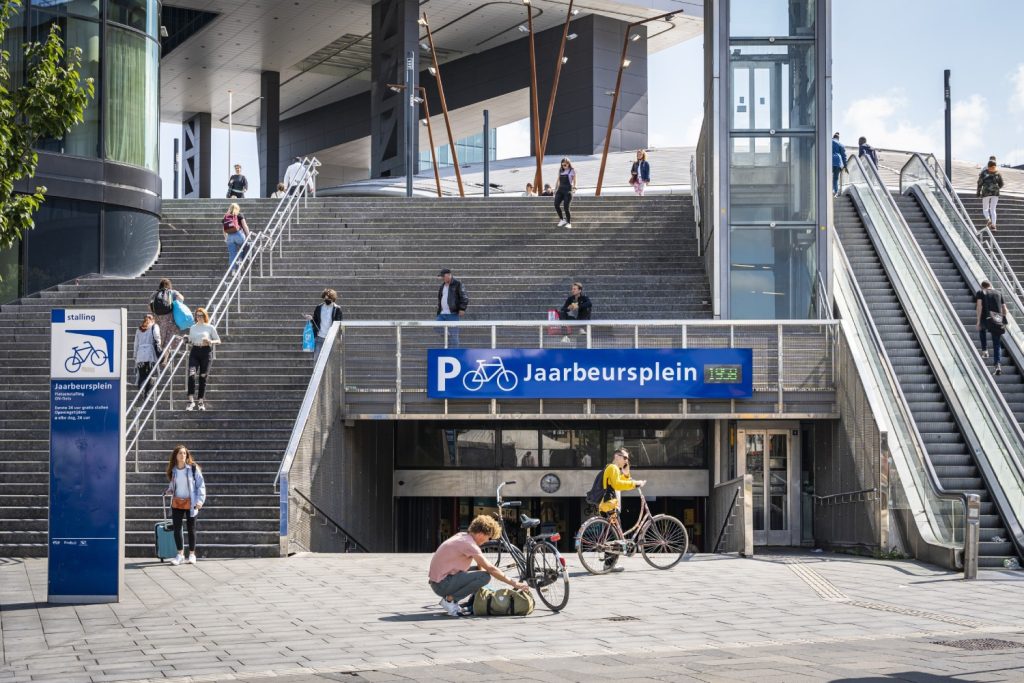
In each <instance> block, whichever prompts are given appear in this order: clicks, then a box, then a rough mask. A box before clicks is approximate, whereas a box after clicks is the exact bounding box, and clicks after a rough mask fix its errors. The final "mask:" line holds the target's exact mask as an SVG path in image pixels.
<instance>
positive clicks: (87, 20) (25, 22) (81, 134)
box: [3, 0, 160, 173]
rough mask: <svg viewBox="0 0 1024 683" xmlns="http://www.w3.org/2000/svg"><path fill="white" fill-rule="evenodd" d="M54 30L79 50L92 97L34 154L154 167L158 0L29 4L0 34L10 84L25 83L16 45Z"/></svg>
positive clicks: (54, 0)
mask: <svg viewBox="0 0 1024 683" xmlns="http://www.w3.org/2000/svg"><path fill="white" fill-rule="evenodd" d="M53 27H57V28H58V29H59V30H60V35H61V37H62V38H63V40H64V42H65V45H66V47H67V48H68V49H73V48H78V49H80V50H81V51H82V70H81V73H82V77H83V78H92V79H93V83H94V85H95V94H94V97H93V99H92V100H90V102H89V104H88V106H87V107H86V110H85V120H84V121H83V122H82V123H80V124H78V125H77V126H75V127H74V128H73V129H72V130H71V131H70V132H69V133H68V134H67V135H65V136H64V137H63V138H62V139H44V140H40V141H39V143H38V145H37V146H38V148H39V149H40V151H44V152H56V153H59V154H67V155H71V156H78V157H91V158H104V159H109V160H111V161H118V162H121V163H126V164H131V165H133V166H139V167H142V168H146V169H149V170H150V171H153V172H154V173H155V172H157V170H158V156H157V155H158V147H159V127H160V83H159V80H160V72H159V69H160V46H159V43H158V42H157V41H158V40H159V28H160V3H159V2H158V0H106V1H105V2H102V1H101V0H31V1H28V0H26V2H25V3H24V7H23V8H22V9H21V10H20V11H19V12H18V14H17V15H16V16H15V17H14V20H13V21H12V23H11V27H10V29H9V30H8V32H7V35H6V36H5V37H4V45H3V47H4V49H5V50H7V51H8V52H10V54H11V67H10V71H11V83H12V85H14V86H15V87H16V86H18V85H20V84H21V83H23V82H24V68H23V65H22V62H23V57H22V44H23V43H24V42H43V41H45V40H46V38H47V36H48V35H49V34H50V31H51V29H52V28H53Z"/></svg>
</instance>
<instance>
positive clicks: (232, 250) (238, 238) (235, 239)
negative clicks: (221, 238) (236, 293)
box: [228, 230, 245, 268]
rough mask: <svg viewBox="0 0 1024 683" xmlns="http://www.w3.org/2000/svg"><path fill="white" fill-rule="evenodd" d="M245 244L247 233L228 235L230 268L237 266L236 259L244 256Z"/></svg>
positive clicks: (240, 232)
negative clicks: (243, 247)
mask: <svg viewBox="0 0 1024 683" xmlns="http://www.w3.org/2000/svg"><path fill="white" fill-rule="evenodd" d="M244 244H245V233H243V232H242V231H241V230H239V231H238V232H236V233H234V234H232V235H228V268H230V267H231V266H233V265H235V259H236V258H238V257H239V256H241V255H242V253H243V252H244V250H243V249H242V245H244Z"/></svg>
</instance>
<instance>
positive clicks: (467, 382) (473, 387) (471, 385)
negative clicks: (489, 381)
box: [462, 370, 484, 391]
mask: <svg viewBox="0 0 1024 683" xmlns="http://www.w3.org/2000/svg"><path fill="white" fill-rule="evenodd" d="M483 385H484V378H483V374H482V373H481V372H480V371H479V370H470V371H469V372H467V373H466V374H465V375H464V376H463V378H462V386H464V387H466V390H467V391H479V390H480V388H481V387H483Z"/></svg>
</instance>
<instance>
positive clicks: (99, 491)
mask: <svg viewBox="0 0 1024 683" xmlns="http://www.w3.org/2000/svg"><path fill="white" fill-rule="evenodd" d="M125 316H126V311H125V309H123V308H120V309H106V310H91V309H72V308H67V309H54V310H53V311H52V313H51V317H50V524H49V563H48V576H47V595H48V598H47V599H48V601H49V602H60V603H68V602H74V603H87V602H117V601H118V599H119V597H120V594H121V586H122V584H123V581H124V499H125V484H124V481H125V468H124V462H125V459H124V429H125V424H124V407H125V384H124V380H125V377H124V370H125V364H126V360H127V346H126V339H125V330H126V319H125Z"/></svg>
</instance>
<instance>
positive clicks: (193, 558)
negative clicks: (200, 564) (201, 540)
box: [188, 553, 196, 564]
mask: <svg viewBox="0 0 1024 683" xmlns="http://www.w3.org/2000/svg"><path fill="white" fill-rule="evenodd" d="M188 563H189V564H195V563H196V554H195V553H189V554H188Z"/></svg>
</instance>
